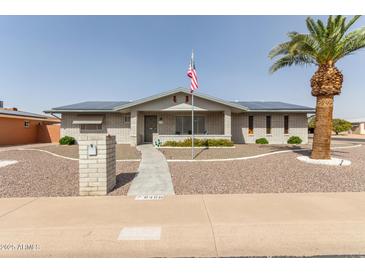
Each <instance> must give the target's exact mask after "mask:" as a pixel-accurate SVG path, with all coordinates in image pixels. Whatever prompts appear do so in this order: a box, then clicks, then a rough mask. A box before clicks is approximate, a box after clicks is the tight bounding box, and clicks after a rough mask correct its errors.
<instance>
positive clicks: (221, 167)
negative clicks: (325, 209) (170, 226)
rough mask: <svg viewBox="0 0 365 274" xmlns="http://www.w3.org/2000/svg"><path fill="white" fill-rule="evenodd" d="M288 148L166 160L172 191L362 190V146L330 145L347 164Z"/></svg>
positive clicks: (364, 179) (364, 176) (364, 173)
mask: <svg viewBox="0 0 365 274" xmlns="http://www.w3.org/2000/svg"><path fill="white" fill-rule="evenodd" d="M303 154H304V155H309V152H308V151H299V152H288V153H284V154H276V155H271V156H266V157H262V158H257V159H250V160H238V161H227V162H170V163H169V167H170V172H171V175H172V180H173V184H174V189H175V193H176V194H218V193H280V192H340V191H344V192H346V191H354V192H357V191H365V168H364V167H365V146H364V145H363V146H361V147H357V148H348V149H334V150H333V156H334V157H339V158H343V159H348V160H351V161H352V164H351V165H350V166H347V167H334V166H323V165H312V164H307V163H303V162H300V161H298V160H297V159H296V157H298V156H300V155H303Z"/></svg>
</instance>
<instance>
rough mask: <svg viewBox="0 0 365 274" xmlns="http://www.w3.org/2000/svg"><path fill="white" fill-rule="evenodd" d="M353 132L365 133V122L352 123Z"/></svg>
mask: <svg viewBox="0 0 365 274" xmlns="http://www.w3.org/2000/svg"><path fill="white" fill-rule="evenodd" d="M352 133H354V134H365V122H362V123H352Z"/></svg>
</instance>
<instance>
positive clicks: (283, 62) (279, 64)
mask: <svg viewBox="0 0 365 274" xmlns="http://www.w3.org/2000/svg"><path fill="white" fill-rule="evenodd" d="M314 63H315V60H313V58H312V57H311V56H307V55H304V54H300V55H298V54H297V55H290V54H288V55H285V56H284V57H281V58H280V59H278V60H277V61H276V62H275V63H274V64H273V65H272V66H271V67H270V73H274V72H275V71H277V70H279V69H281V68H284V67H290V66H292V65H302V66H303V65H309V64H314Z"/></svg>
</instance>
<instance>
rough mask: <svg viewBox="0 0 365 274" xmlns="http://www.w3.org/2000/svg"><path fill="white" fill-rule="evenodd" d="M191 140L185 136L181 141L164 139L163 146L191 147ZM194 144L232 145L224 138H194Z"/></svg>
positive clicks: (207, 145)
mask: <svg viewBox="0 0 365 274" xmlns="http://www.w3.org/2000/svg"><path fill="white" fill-rule="evenodd" d="M191 143H192V140H191V138H187V139H185V140H183V141H166V142H165V143H163V145H162V146H163V147H191ZM194 146H196V147H232V146H233V142H232V141H230V140H226V139H195V138H194Z"/></svg>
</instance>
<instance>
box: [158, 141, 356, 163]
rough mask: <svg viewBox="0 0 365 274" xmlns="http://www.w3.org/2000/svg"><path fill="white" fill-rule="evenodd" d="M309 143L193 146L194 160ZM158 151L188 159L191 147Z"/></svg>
mask: <svg viewBox="0 0 365 274" xmlns="http://www.w3.org/2000/svg"><path fill="white" fill-rule="evenodd" d="M352 145H356V143H351V142H337V141H334V142H332V147H336V146H337V147H338V146H352ZM310 147H311V144H305V145H270V144H268V145H257V144H235V146H234V147H231V148H223V147H221V148H198V147H196V148H195V158H194V159H196V160H202V159H229V158H241V157H248V156H255V155H259V154H265V153H270V152H276V151H283V150H296V149H301V148H310ZM160 151H161V152H162V153H163V154H164V155H165V157H166V159H168V160H175V159H176V160H190V159H191V148H190V147H189V148H160Z"/></svg>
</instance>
